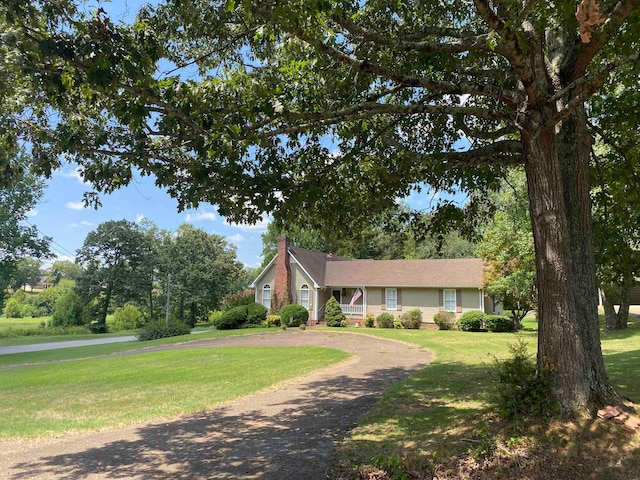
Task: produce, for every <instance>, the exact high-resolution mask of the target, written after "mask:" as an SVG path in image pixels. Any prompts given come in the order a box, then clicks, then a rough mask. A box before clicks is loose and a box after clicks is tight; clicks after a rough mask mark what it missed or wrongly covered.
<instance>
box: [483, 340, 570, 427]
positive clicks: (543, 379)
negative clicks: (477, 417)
mask: <svg viewBox="0 0 640 480" xmlns="http://www.w3.org/2000/svg"><path fill="white" fill-rule="evenodd" d="M509 351H510V352H511V357H510V358H508V359H506V360H502V361H500V360H498V359H495V358H494V365H493V367H492V368H491V370H490V374H491V379H492V386H493V392H492V395H491V401H492V402H493V403H494V405H495V406H496V408H497V410H498V414H499V415H500V416H501V417H502V418H504V419H509V420H518V421H521V420H526V419H527V418H531V417H550V416H552V415H554V414H555V413H556V412H557V411H558V404H557V403H556V401H555V399H554V397H553V390H554V385H553V383H554V380H553V368H552V367H549V368H545V369H543V371H542V372H537V371H536V364H535V361H534V360H533V355H531V354H529V352H528V351H527V344H526V343H525V342H524V341H523V340H522V339H520V340H519V341H518V343H514V344H512V345H510V346H509Z"/></svg>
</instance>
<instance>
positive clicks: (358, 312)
mask: <svg viewBox="0 0 640 480" xmlns="http://www.w3.org/2000/svg"><path fill="white" fill-rule="evenodd" d="M340 310H342V313H344V314H345V315H353V316H360V317H362V316H363V315H364V306H363V305H353V306H349V304H348V303H341V304H340Z"/></svg>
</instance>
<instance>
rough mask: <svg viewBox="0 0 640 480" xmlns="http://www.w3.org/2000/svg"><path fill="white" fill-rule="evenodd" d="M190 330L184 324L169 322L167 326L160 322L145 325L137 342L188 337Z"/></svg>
mask: <svg viewBox="0 0 640 480" xmlns="http://www.w3.org/2000/svg"><path fill="white" fill-rule="evenodd" d="M189 333H191V328H190V327H189V325H187V324H186V323H182V322H177V321H175V320H171V321H170V322H169V325H167V324H166V323H165V322H164V321H162V320H157V321H155V322H149V323H147V324H146V325H145V326H144V328H143V329H142V331H141V332H140V334H139V335H138V340H140V341H141V342H144V341H146V340H156V339H158V338H167V337H177V336H179V335H188V334H189Z"/></svg>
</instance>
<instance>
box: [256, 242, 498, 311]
mask: <svg viewBox="0 0 640 480" xmlns="http://www.w3.org/2000/svg"><path fill="white" fill-rule="evenodd" d="M483 271H484V263H483V261H482V259H479V258H457V259H427V260H354V259H350V258H344V257H338V256H334V255H331V254H330V253H329V254H327V253H323V252H316V251H313V250H306V249H304V248H297V247H292V246H291V244H290V239H289V238H288V237H286V236H282V237H280V238H279V239H278V253H277V254H276V256H275V257H274V258H273V259H272V260H271V262H269V264H268V265H267V267H266V268H265V269H264V270H263V271H262V272H261V273H260V275H258V277H257V278H256V279H255V280H254V282H253V283H252V285H251V286H252V287H253V288H254V289H255V292H256V302H258V303H261V304H262V305H264V306H266V307H267V308H271V307H272V306H276V305H285V304H288V303H296V304H299V305H302V306H304V307H305V308H307V309H308V310H309V320H310V321H319V320H322V319H323V318H324V307H325V305H326V304H327V301H328V300H329V299H330V298H331V297H335V299H336V300H337V301H338V303H339V304H340V308H341V309H342V311H343V312H344V313H345V314H346V315H347V317H348V318H350V319H363V318H364V317H365V316H366V315H367V314H368V313H371V314H373V315H375V316H378V315H379V314H380V313H382V312H385V311H386V312H389V313H392V314H394V315H401V314H402V313H403V312H406V311H409V310H413V309H416V308H418V309H420V310H421V311H422V318H423V322H427V323H432V322H433V316H434V315H435V314H436V313H437V312H439V311H449V312H454V313H456V314H461V313H464V312H465V311H468V310H482V311H484V312H486V313H491V314H493V313H502V309H501V307H500V305H496V304H494V302H493V301H492V300H491V298H490V297H488V296H487V295H486V292H485V291H484V289H483V286H482V274H483Z"/></svg>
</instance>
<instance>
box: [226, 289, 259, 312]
mask: <svg viewBox="0 0 640 480" xmlns="http://www.w3.org/2000/svg"><path fill="white" fill-rule="evenodd" d="M255 300H256V294H255V291H254V290H253V289H247V290H243V291H242V292H236V293H229V294H227V295H225V296H224V297H223V298H222V300H221V302H220V307H221V308H222V310H223V311H226V310H230V309H232V308H235V307H239V306H241V305H249V304H250V303H253V302H255Z"/></svg>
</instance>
